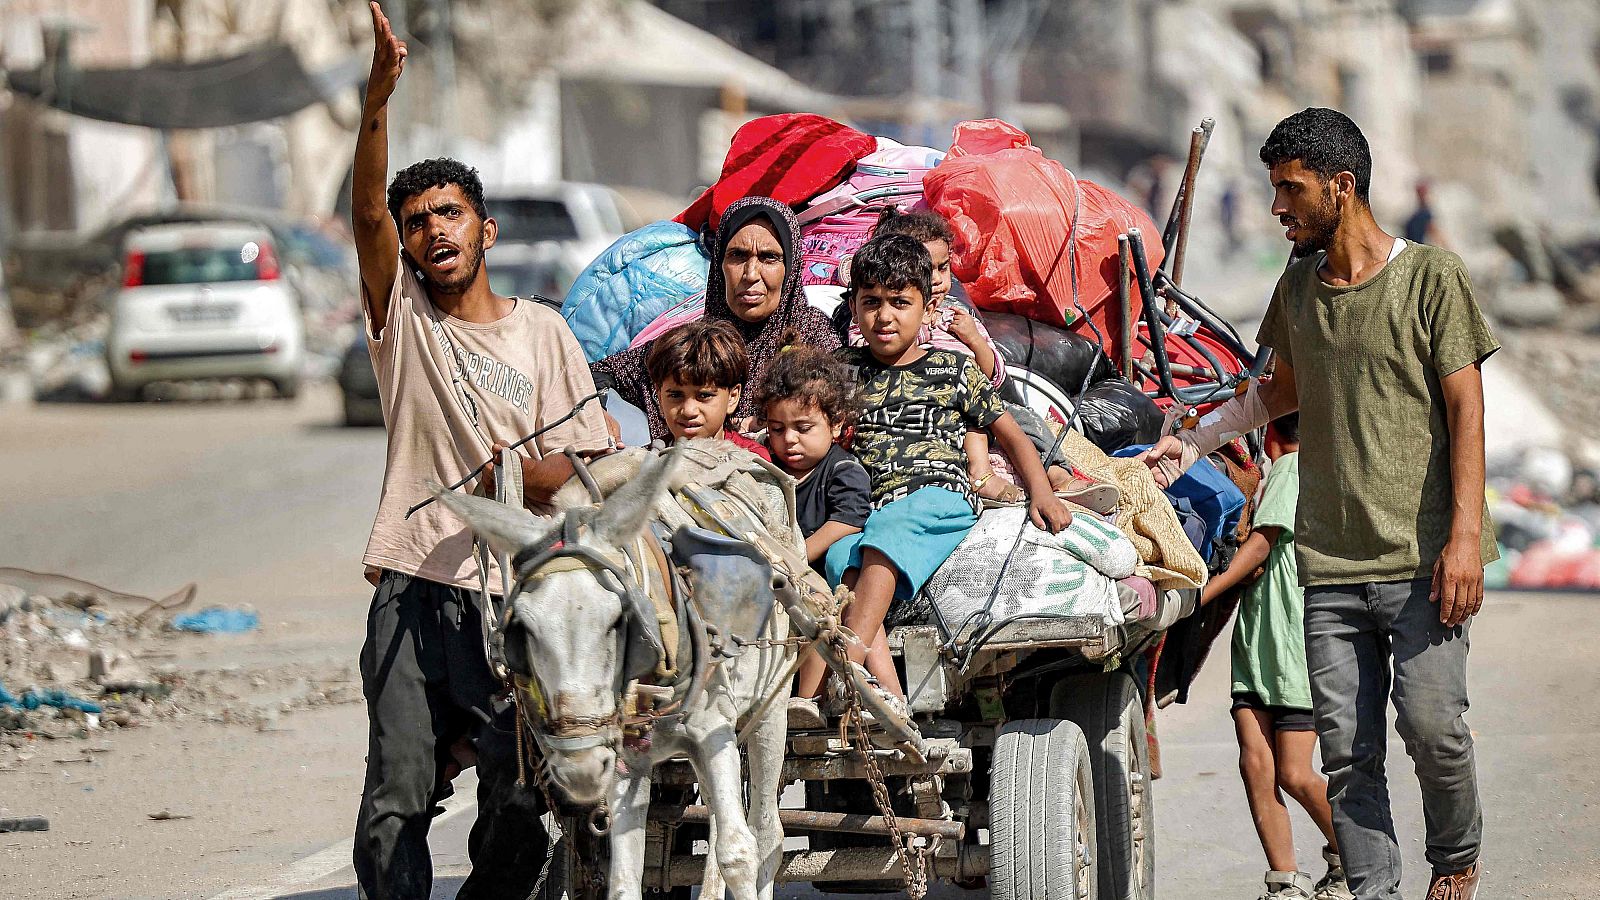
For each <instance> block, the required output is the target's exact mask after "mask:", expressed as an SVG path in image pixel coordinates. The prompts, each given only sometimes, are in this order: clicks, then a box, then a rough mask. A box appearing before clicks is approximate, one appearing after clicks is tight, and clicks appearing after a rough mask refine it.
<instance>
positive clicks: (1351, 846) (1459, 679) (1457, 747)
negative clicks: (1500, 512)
mask: <svg viewBox="0 0 1600 900" xmlns="http://www.w3.org/2000/svg"><path fill="white" fill-rule="evenodd" d="M1428 587H1429V583H1428V581H1427V580H1426V579H1422V580H1417V581H1400V582H1384V583H1376V584H1349V585H1336V586H1327V587H1313V588H1307V589H1306V609H1305V628H1306V664H1307V666H1308V668H1309V670H1310V674H1311V695H1312V700H1313V702H1314V704H1315V706H1316V719H1317V734H1318V736H1319V738H1320V742H1321V747H1322V771H1323V772H1324V773H1325V774H1326V775H1327V776H1328V802H1329V803H1330V804H1331V805H1332V806H1333V827H1334V832H1335V833H1336V834H1337V835H1338V837H1339V850H1340V855H1341V856H1342V857H1343V861H1344V866H1345V871H1346V873H1347V874H1348V876H1349V879H1350V890H1351V892H1352V893H1354V894H1355V896H1356V898H1357V900H1399V897H1400V846H1399V844H1398V842H1397V841H1396V840H1395V833H1394V819H1393V818H1392V817H1391V816H1390V814H1389V785H1388V781H1387V779H1386V776H1385V774H1384V753H1385V749H1386V747H1387V745H1388V700H1389V698H1391V697H1392V698H1393V699H1394V706H1395V712H1396V714H1397V729H1398V731H1399V733H1400V738H1401V740H1402V741H1404V742H1405V747H1406V752H1407V753H1408V754H1410V756H1411V759H1412V762H1413V763H1414V764H1415V766H1416V773H1417V780H1418V781H1419V782H1421V786H1422V809H1423V817H1424V820H1425V822H1426V828H1427V859H1428V862H1429V863H1431V864H1432V866H1433V869H1434V871H1436V872H1454V871H1457V870H1460V869H1464V868H1466V867H1467V866H1470V865H1472V863H1473V862H1474V861H1476V860H1477V858H1478V848H1479V844H1480V843H1481V840H1482V833H1483V815H1482V811H1481V810H1480V808H1479V805H1478V780H1477V771H1476V766H1475V764H1474V762H1473V754H1472V732H1471V731H1470V730H1469V729H1468V728H1467V722H1466V719H1465V718H1463V714H1464V713H1465V712H1466V711H1467V643H1468V641H1467V625H1461V626H1457V627H1455V628H1446V627H1445V626H1444V625H1442V624H1440V622H1439V607H1438V605H1437V604H1435V603H1433V602H1431V601H1430V600H1429V599H1428ZM1468 624H1471V623H1470V622H1469V623H1468Z"/></svg>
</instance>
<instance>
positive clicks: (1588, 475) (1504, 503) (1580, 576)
mask: <svg viewBox="0 0 1600 900" xmlns="http://www.w3.org/2000/svg"><path fill="white" fill-rule="evenodd" d="M1489 511H1490V513H1491V515H1492V516H1493V518H1494V523H1495V528H1496V531H1497V533H1496V539H1497V541H1498V542H1499V545H1500V560H1499V561H1498V562H1496V563H1494V564H1492V565H1491V566H1489V568H1488V571H1487V572H1486V573H1485V581H1486V585H1487V586H1488V587H1491V588H1497V587H1513V588H1528V589H1559V590H1597V589H1600V472H1597V471H1596V470H1594V469H1587V468H1581V467H1577V466H1575V465H1574V463H1573V461H1572V460H1571V459H1570V458H1569V457H1568V456H1567V455H1566V454H1565V453H1563V452H1561V451H1559V450H1552V449H1532V450H1528V451H1526V452H1525V453H1523V454H1522V455H1521V456H1520V457H1518V458H1516V459H1511V460H1502V461H1498V462H1495V463H1492V464H1491V467H1490V471H1489Z"/></svg>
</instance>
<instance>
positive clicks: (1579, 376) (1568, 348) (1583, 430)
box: [1494, 316, 1600, 439]
mask: <svg viewBox="0 0 1600 900" xmlns="http://www.w3.org/2000/svg"><path fill="white" fill-rule="evenodd" d="M1572 318H1573V321H1572V322H1570V323H1569V324H1570V326H1571V327H1568V328H1563V329H1542V328H1541V329H1513V328H1506V329H1501V330H1500V332H1499V333H1498V336H1499V337H1500V338H1501V340H1502V341H1504V343H1505V350H1504V351H1503V352H1504V354H1505V357H1506V358H1505V359H1504V360H1497V361H1496V362H1495V363H1494V365H1500V366H1504V365H1506V364H1507V363H1509V364H1510V365H1511V366H1512V367H1513V368H1514V369H1515V370H1516V372H1517V374H1518V375H1519V376H1520V377H1521V379H1522V380H1523V382H1524V383H1526V384H1528V385H1537V390H1538V393H1539V395H1540V399H1542V400H1543V401H1544V404H1545V406H1547V407H1549V408H1550V409H1552V410H1559V411H1560V413H1561V418H1562V419H1563V420H1564V422H1565V423H1566V426H1567V430H1568V431H1569V432H1571V433H1572V434H1573V435H1574V436H1575V437H1588V438H1591V439H1600V332H1597V331H1594V330H1591V329H1588V328H1584V327H1583V321H1582V320H1580V319H1579V317H1576V316H1574V317H1572Z"/></svg>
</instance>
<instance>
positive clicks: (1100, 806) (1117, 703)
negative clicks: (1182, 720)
mask: <svg viewBox="0 0 1600 900" xmlns="http://www.w3.org/2000/svg"><path fill="white" fill-rule="evenodd" d="M1050 713H1051V715H1055V716H1060V717H1061V718H1063V719H1070V720H1071V721H1073V722H1075V723H1076V724H1077V725H1078V727H1079V728H1081V729H1082V730H1083V736H1084V739H1085V740H1086V741H1087V742H1088V744H1089V754H1090V757H1091V759H1092V761H1093V768H1094V798H1095V823H1096V824H1097V825H1098V831H1097V833H1096V835H1095V836H1096V844H1097V846H1098V848H1099V851H1100V854H1099V862H1100V900H1152V898H1154V897H1155V890H1156V888H1155V881H1156V843H1155V842H1156V833H1155V797H1154V792H1153V791H1152V790H1151V789H1150V744H1149V742H1148V741H1147V740H1146V739H1145V727H1144V698H1143V696H1142V695H1141V694H1140V692H1139V687H1138V684H1137V682H1135V681H1134V679H1133V677H1132V676H1131V675H1129V674H1128V673H1127V672H1126V671H1121V670H1119V671H1116V672H1094V673H1089V674H1085V675H1076V676H1072V677H1069V678H1064V679H1062V680H1061V681H1059V682H1057V684H1056V686H1055V688H1054V690H1052V691H1051V694H1050Z"/></svg>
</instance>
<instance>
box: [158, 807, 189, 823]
mask: <svg viewBox="0 0 1600 900" xmlns="http://www.w3.org/2000/svg"><path fill="white" fill-rule="evenodd" d="M192 818H194V816H191V815H188V814H186V813H175V812H173V811H172V810H170V809H163V810H162V811H160V812H153V813H151V814H150V820H151V821H153V822H176V821H178V820H179V819H192Z"/></svg>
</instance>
